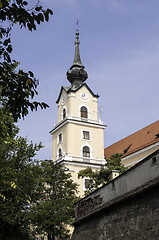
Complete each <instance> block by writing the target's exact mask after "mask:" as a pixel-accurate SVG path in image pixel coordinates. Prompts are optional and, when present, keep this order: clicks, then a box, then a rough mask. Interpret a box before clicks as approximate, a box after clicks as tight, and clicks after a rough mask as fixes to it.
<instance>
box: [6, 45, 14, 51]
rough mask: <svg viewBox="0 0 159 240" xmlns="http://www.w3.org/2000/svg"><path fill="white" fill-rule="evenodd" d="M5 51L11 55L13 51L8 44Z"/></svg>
mask: <svg viewBox="0 0 159 240" xmlns="http://www.w3.org/2000/svg"><path fill="white" fill-rule="evenodd" d="M6 50H7V51H8V52H9V53H11V52H12V50H13V48H12V45H10V44H9V45H8V47H7V48H6Z"/></svg>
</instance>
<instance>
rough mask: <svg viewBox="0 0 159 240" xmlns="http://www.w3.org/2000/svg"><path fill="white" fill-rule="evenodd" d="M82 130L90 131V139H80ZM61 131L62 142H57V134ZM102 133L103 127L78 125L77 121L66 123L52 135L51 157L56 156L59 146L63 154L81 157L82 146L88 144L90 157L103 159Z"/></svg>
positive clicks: (54, 157) (55, 157)
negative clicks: (75, 122)
mask: <svg viewBox="0 0 159 240" xmlns="http://www.w3.org/2000/svg"><path fill="white" fill-rule="evenodd" d="M82 131H89V132H90V140H84V139H82ZM60 133H62V142H61V143H58V136H59V134H60ZM103 139H104V135H103V129H101V128H98V127H90V126H89V125H80V124H79V123H77V124H74V123H67V124H65V125H64V126H63V127H61V128H60V129H58V130H57V131H56V132H55V133H54V134H53V136H52V148H53V151H52V159H53V160H56V159H57V158H58V156H57V152H58V149H59V148H61V149H62V150H63V154H66V155H71V156H76V157H82V147H83V146H85V145H88V146H89V147H90V150H91V158H94V159H104V140H103Z"/></svg>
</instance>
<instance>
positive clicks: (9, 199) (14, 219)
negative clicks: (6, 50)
mask: <svg viewBox="0 0 159 240" xmlns="http://www.w3.org/2000/svg"><path fill="white" fill-rule="evenodd" d="M17 133H18V128H17V127H16V126H15V125H14V122H13V118H12V114H10V113H9V112H4V111H3V110H2V108H0V166H1V167H0V209H1V214H0V239H4V240H14V239H15V240H21V239H29V222H28V221H26V218H25V215H26V212H27V210H28V208H29V207H30V203H31V201H36V200H37V199H39V192H40V181H41V179H40V175H41V166H40V165H39V164H38V162H36V161H33V158H34V157H35V155H36V151H38V150H39V149H40V148H41V144H39V145H33V143H28V141H27V139H26V138H22V137H18V136H17Z"/></svg>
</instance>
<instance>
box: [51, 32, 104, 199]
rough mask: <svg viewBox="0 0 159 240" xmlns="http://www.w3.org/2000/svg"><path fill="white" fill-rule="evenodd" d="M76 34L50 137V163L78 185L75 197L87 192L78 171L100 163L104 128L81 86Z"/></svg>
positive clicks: (85, 181)
mask: <svg viewBox="0 0 159 240" xmlns="http://www.w3.org/2000/svg"><path fill="white" fill-rule="evenodd" d="M79 44H80V42H79V31H78V29H77V30H76V40H75V56H74V61H73V65H72V66H71V67H70V69H69V70H68V71H67V73H66V75H67V79H68V81H69V82H70V86H68V87H64V86H62V87H61V90H60V94H59V97H58V99H57V101H56V103H57V105H58V123H57V124H56V125H55V126H54V128H53V129H52V130H51V131H50V133H51V135H52V160H53V161H56V162H60V163H61V164H63V165H64V166H65V167H67V168H68V171H69V172H70V173H71V175H72V178H73V180H74V181H75V182H76V183H78V184H79V188H78V190H79V195H80V196H82V195H83V194H84V191H85V190H86V189H87V186H88V183H89V180H88V179H78V172H79V171H80V170H82V169H85V168H87V167H91V168H92V169H93V170H96V169H99V168H100V167H101V166H102V165H104V164H105V160H104V129H105V127H106V126H105V125H103V123H102V121H101V120H100V119H98V110H97V109H98V106H97V105H98V97H99V95H96V94H94V93H93V91H92V90H91V89H90V88H89V87H88V85H87V84H86V83H85V81H86V79H87V78H88V74H87V72H86V70H85V67H84V66H83V64H82V62H81V58H80V51H79Z"/></svg>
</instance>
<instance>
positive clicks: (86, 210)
mask: <svg viewBox="0 0 159 240" xmlns="http://www.w3.org/2000/svg"><path fill="white" fill-rule="evenodd" d="M75 209H76V210H75V215H76V221H75V223H74V225H75V230H74V233H73V237H72V240H80V239H82V240H87V239H91V240H105V239H109V240H116V239H118V240H123V239H138V240H140V239H146V240H148V239H159V225H158V222H159V150H157V151H156V152H154V153H153V154H151V155H150V156H148V157H146V158H145V159H144V160H142V161H141V162H139V163H138V164H136V165H135V166H133V167H132V168H130V169H129V170H128V171H126V172H125V173H123V174H122V175H120V176H119V177H117V178H115V179H114V180H112V181H111V182H110V183H108V184H106V185H104V186H103V187H101V188H99V189H98V190H96V191H94V192H92V193H91V194H90V195H88V196H86V197H85V198H83V199H81V200H80V201H79V202H77V203H76V206H75Z"/></svg>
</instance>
